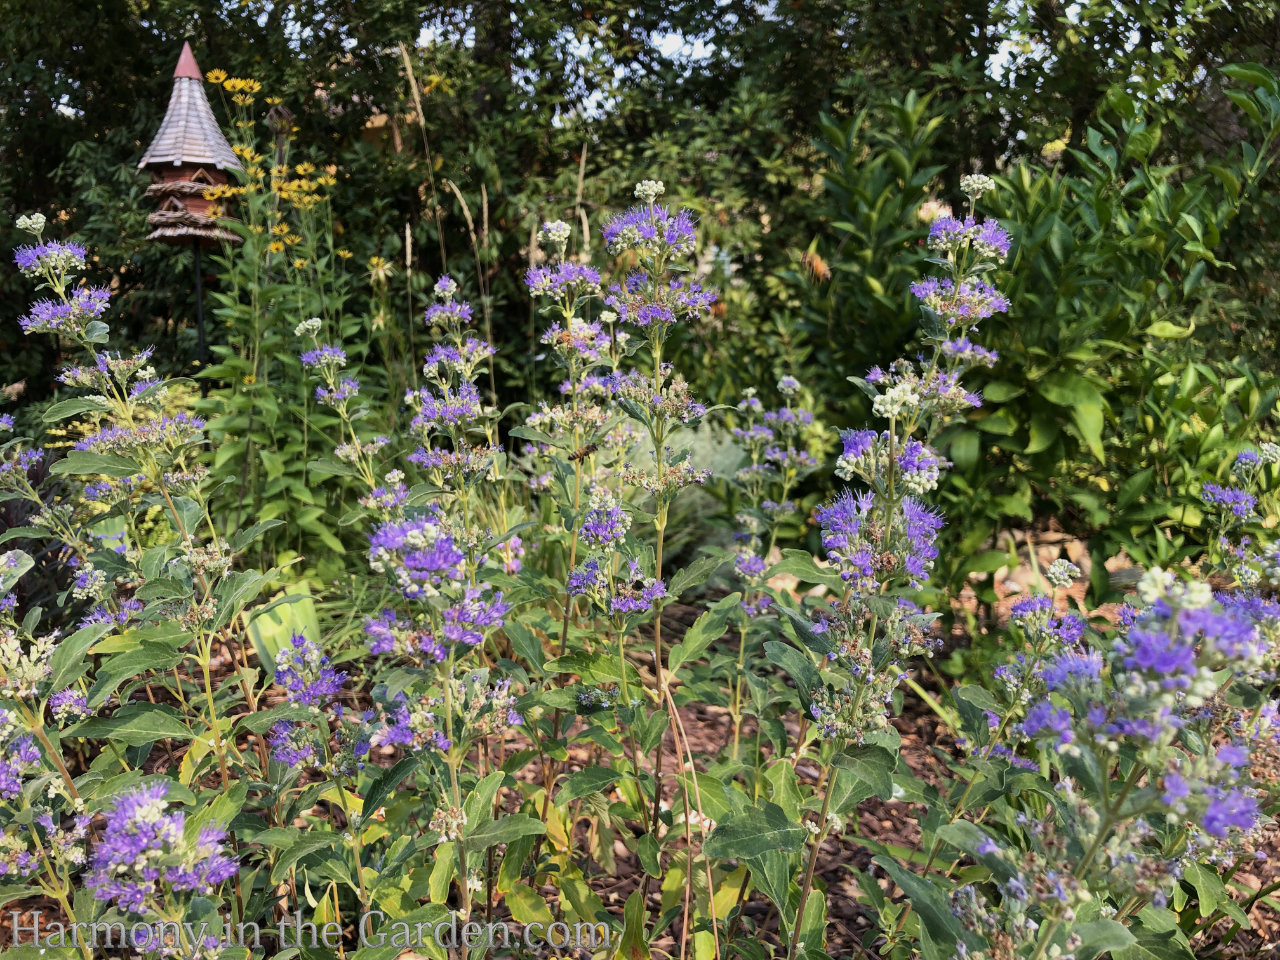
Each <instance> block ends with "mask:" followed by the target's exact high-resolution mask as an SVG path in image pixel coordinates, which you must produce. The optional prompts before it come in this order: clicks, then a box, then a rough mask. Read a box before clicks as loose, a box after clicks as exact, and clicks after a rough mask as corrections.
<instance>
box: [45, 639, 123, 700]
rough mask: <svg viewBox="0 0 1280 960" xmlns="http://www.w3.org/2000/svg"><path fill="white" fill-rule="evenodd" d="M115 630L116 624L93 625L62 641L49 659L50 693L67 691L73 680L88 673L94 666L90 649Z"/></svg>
mask: <svg viewBox="0 0 1280 960" xmlns="http://www.w3.org/2000/svg"><path fill="white" fill-rule="evenodd" d="M113 629H115V624H114V623H91V624H89V626H87V627H82V628H81V629H79V630H77V631H76V632H75V633H73V634H72V635H71V636H69V637H67V639H65V640H63V641H61V642H60V643H59V644H58V645H57V647H55V648H54V651H53V655H52V656H51V657H50V658H49V670H50V673H49V692H50V693H57V692H58V691H59V690H65V689H66V688H67V687H68V686H69V685H70V684H71V682H72V681H73V680H76V679H78V678H79V677H81V676H82V675H83V674H85V673H86V672H88V670H89V667H90V666H92V664H91V662H90V661H89V659H88V656H89V648H90V647H92V646H93V645H94V644H95V643H97V642H98V641H99V640H100V639H102V637H104V636H106V635H107V634H108V633H110V632H111V631H112V630H113Z"/></svg>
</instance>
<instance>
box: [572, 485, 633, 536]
mask: <svg viewBox="0 0 1280 960" xmlns="http://www.w3.org/2000/svg"><path fill="white" fill-rule="evenodd" d="M630 527H631V518H630V517H629V516H628V515H627V512H626V511H625V510H624V509H623V508H622V504H620V503H619V502H618V501H617V500H616V499H615V498H614V496H613V495H612V494H611V493H610V492H609V491H608V489H607V488H605V487H597V488H596V489H595V490H594V491H592V494H591V499H590V501H589V503H588V506H587V512H586V513H585V514H583V517H582V527H581V528H580V530H579V535H580V536H581V537H582V539H583V541H584V542H585V543H586V544H587V546H589V547H594V548H597V549H604V548H606V547H610V546H612V545H614V544H616V543H618V542H619V541H620V540H622V538H623V537H625V536H626V535H627V530H628V529H630Z"/></svg>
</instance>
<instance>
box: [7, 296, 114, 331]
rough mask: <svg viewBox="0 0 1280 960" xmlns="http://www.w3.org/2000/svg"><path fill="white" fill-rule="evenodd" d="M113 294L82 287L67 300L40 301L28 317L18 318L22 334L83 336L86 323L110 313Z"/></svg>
mask: <svg viewBox="0 0 1280 960" xmlns="http://www.w3.org/2000/svg"><path fill="white" fill-rule="evenodd" d="M110 298H111V293H110V291H109V290H107V289H106V288H105V287H82V288H80V289H79V290H76V291H74V292H73V293H72V294H71V295H70V296H69V297H68V298H67V300H66V302H63V301H61V300H37V301H36V302H35V303H33V304H32V305H31V307H30V309H29V311H28V313H27V315H26V316H24V317H21V318H19V320H18V324H19V326H21V327H22V332H23V333H65V334H80V333H83V332H84V327H85V323H86V322H87V321H90V320H97V319H98V318H99V317H101V316H102V315H103V314H104V313H106V312H107V307H108V305H109V303H108V301H109V300H110Z"/></svg>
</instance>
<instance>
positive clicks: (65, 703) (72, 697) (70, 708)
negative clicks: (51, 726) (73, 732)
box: [49, 689, 89, 723]
mask: <svg viewBox="0 0 1280 960" xmlns="http://www.w3.org/2000/svg"><path fill="white" fill-rule="evenodd" d="M49 712H50V713H52V714H53V719H54V720H56V721H57V722H58V723H68V722H70V721H73V720H80V719H82V718H83V717H87V716H89V701H88V700H87V699H86V698H85V695H84V694H83V693H81V692H80V691H79V690H74V689H68V690H59V691H58V692H57V693H55V694H54V695H53V696H51V697H50V698H49Z"/></svg>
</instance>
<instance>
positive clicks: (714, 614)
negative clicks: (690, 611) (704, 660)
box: [667, 593, 742, 673]
mask: <svg viewBox="0 0 1280 960" xmlns="http://www.w3.org/2000/svg"><path fill="white" fill-rule="evenodd" d="M741 599H742V594H740V593H731V594H729V596H727V597H724V598H722V599H720V600H718V601H716V603H715V604H714V605H713V606H712V607H711V609H710V610H708V611H707V612H706V613H704V614H703V615H702V616H700V617H698V619H697V620H695V621H694V622H693V626H691V627H690V628H689V629H688V630H687V631H686V632H685V635H684V639H683V640H682V641H681V642H680V643H678V644H676V645H675V646H674V647H672V648H671V653H670V654H669V655H668V660H667V668H668V669H669V670H670V671H671V672H672V673H674V672H675V671H677V670H679V669H680V667H681V666H682V665H683V664H685V663H686V662H688V661H690V660H696V659H697V658H698V657H700V656H702V654H703V653H704V652H705V651H706V649H707V647H709V646H711V644H713V643H714V642H715V641H717V640H719V639H720V637H721V636H723V635H724V632H725V630H726V628H727V627H728V625H729V618H730V617H731V616H733V614H734V611H736V610H737V609H738V603H739V601H740V600H741Z"/></svg>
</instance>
